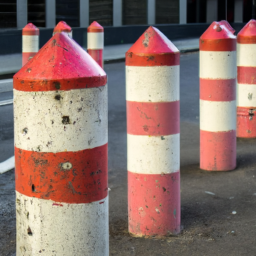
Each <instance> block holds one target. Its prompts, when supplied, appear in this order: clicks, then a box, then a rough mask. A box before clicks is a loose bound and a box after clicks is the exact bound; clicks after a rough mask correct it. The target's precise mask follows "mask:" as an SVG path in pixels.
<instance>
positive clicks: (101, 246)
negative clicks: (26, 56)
mask: <svg viewBox="0 0 256 256" xmlns="http://www.w3.org/2000/svg"><path fill="white" fill-rule="evenodd" d="M13 82H14V120H15V122H14V127H15V128H14V129H15V178H16V212H17V225H16V226H17V247H16V249H17V255H39V254H40V253H41V254H42V255H97V256H98V255H103V256H107V255H109V249H108V248H109V237H108V236H109V235H108V234H109V229H108V183H107V176H108V174H107V168H108V167H107V163H108V156H107V154H108V153H107V147H108V146H107V145H108V144H107V140H108V138H107V136H108V135H107V125H108V124H107V114H108V113H107V85H106V83H107V76H106V73H105V72H104V71H103V70H102V69H101V68H100V67H99V65H97V64H96V63H95V61H93V60H92V58H91V57H90V56H89V55H88V54H87V53H86V52H85V51H84V50H83V49H82V48H81V47H80V46H79V45H78V44H77V43H76V42H75V41H74V40H72V39H70V38H69V36H68V35H67V34H66V33H57V34H55V35H54V36H53V37H52V38H51V39H50V40H49V41H48V42H47V43H46V44H45V45H44V47H43V48H42V49H41V50H40V51H39V52H38V53H37V55H36V56H35V57H34V58H33V59H32V60H31V61H30V62H29V63H28V64H27V65H26V67H23V68H22V69H21V70H20V71H19V72H18V73H16V74H15V76H14V79H13ZM41 254H40V255H41Z"/></svg>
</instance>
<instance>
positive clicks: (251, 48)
mask: <svg viewBox="0 0 256 256" xmlns="http://www.w3.org/2000/svg"><path fill="white" fill-rule="evenodd" d="M255 74H256V20H250V21H249V22H248V23H247V24H246V25H245V26H244V28H243V29H242V30H241V31H240V32H239V33H238V35H237V133H236V135H237V137H241V138H256V77H255Z"/></svg>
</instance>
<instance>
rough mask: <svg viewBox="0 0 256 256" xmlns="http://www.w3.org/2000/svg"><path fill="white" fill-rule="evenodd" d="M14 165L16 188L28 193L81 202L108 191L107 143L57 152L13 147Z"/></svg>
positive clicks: (62, 200) (35, 195)
mask: <svg viewBox="0 0 256 256" xmlns="http://www.w3.org/2000/svg"><path fill="white" fill-rule="evenodd" d="M15 167H16V168H15V178H16V190H17V191H18V192H19V193H22V194H24V195H26V196H29V197H36V198H41V199H48V200H53V201H56V202H65V203H76V204H80V203H91V202H94V201H98V200H101V199H102V198H105V197H106V196H107V195H108V182H107V171H108V168H107V144H106V145H103V146H101V147H96V148H93V149H86V150H81V151H77V152H59V153H49V152H34V151H27V150H22V149H18V148H16V147H15ZM34 170H36V172H35V171H34Z"/></svg>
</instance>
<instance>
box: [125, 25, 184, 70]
mask: <svg viewBox="0 0 256 256" xmlns="http://www.w3.org/2000/svg"><path fill="white" fill-rule="evenodd" d="M179 56H180V52H179V50H178V49H177V48H176V46H175V45H174V44H173V43H172V42H171V41H170V40H169V39H168V38H167V37H166V36H165V35H164V34H163V33H162V32H161V31H159V30H158V29H157V28H155V27H152V26H150V27H149V28H148V29H147V30H146V31H145V32H144V33H143V34H142V35H141V37H140V38H139V39H138V40H137V41H136V42H135V43H134V44H133V46H132V47H131V48H130V49H129V50H128V51H127V52H126V65H128V66H172V65H179Z"/></svg>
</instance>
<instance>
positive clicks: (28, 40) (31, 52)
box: [22, 23, 39, 66]
mask: <svg viewBox="0 0 256 256" xmlns="http://www.w3.org/2000/svg"><path fill="white" fill-rule="evenodd" d="M38 50H39V29H38V28H37V27H36V26H35V25H34V24H32V23H28V24H27V25H26V26H25V27H24V28H23V29H22V66H24V65H25V64H26V63H27V62H28V61H29V60H30V59H32V58H33V57H34V56H35V55H36V53H37V52H38Z"/></svg>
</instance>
